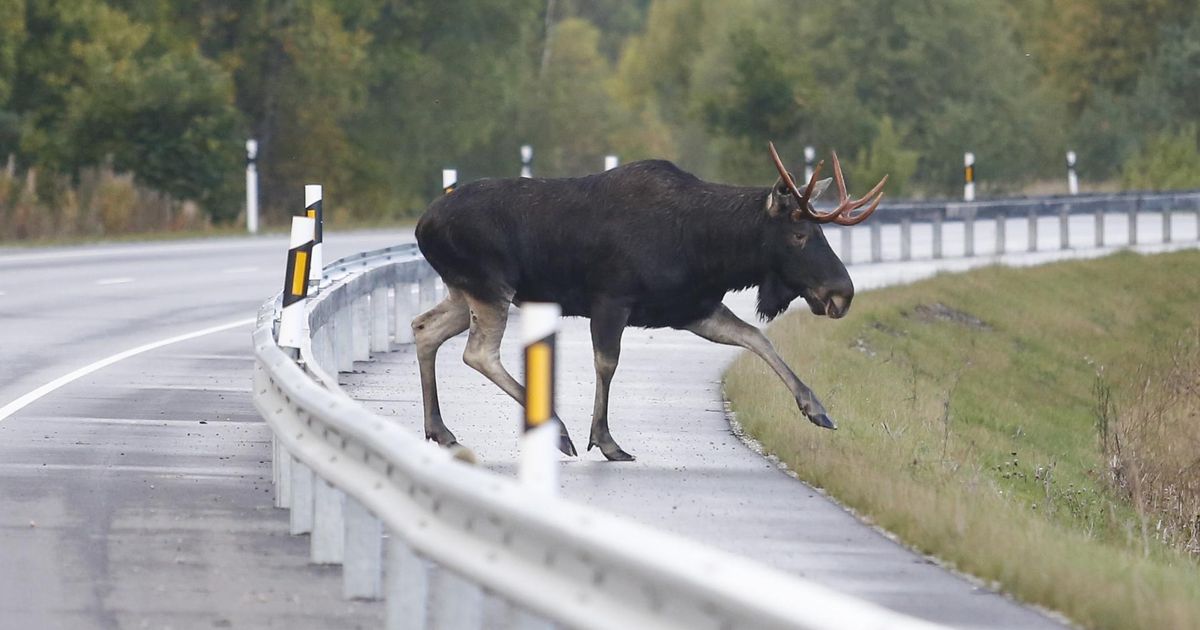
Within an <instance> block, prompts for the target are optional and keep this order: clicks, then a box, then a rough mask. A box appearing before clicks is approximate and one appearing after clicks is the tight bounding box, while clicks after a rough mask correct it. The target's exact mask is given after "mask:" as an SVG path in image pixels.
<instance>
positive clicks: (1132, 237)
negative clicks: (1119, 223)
mask: <svg viewBox="0 0 1200 630" xmlns="http://www.w3.org/2000/svg"><path fill="white" fill-rule="evenodd" d="M1141 209H1142V196H1141V195H1138V196H1137V197H1136V198H1134V200H1133V205H1131V206H1129V244H1130V245H1137V242H1138V233H1137V232H1138V230H1137V229H1138V225H1137V222H1138V211H1139V210H1141Z"/></svg>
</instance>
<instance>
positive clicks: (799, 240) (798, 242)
mask: <svg viewBox="0 0 1200 630" xmlns="http://www.w3.org/2000/svg"><path fill="white" fill-rule="evenodd" d="M791 240H792V245H794V246H796V247H804V244H805V243H807V242H808V235H807V234H801V233H799V232H792V239H791Z"/></svg>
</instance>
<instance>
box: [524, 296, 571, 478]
mask: <svg viewBox="0 0 1200 630" xmlns="http://www.w3.org/2000/svg"><path fill="white" fill-rule="evenodd" d="M561 316H562V308H561V307H560V306H559V305H558V304H550V303H534V302H528V303H526V304H524V305H522V306H521V339H522V341H523V342H524V345H525V428H524V432H523V433H522V435H521V459H520V468H519V472H518V477H519V478H520V480H521V482H522V483H523V484H525V485H526V486H528V487H529V488H530V489H532V490H534V491H535V492H538V493H541V494H548V495H553V494H557V493H558V440H559V436H560V435H561V434H562V429H561V427H559V426H558V422H559V421H558V420H557V419H555V417H554V389H555V388H554V376H555V368H554V360H555V347H554V346H555V337H556V336H557V335H558V327H559V319H560V318H561Z"/></svg>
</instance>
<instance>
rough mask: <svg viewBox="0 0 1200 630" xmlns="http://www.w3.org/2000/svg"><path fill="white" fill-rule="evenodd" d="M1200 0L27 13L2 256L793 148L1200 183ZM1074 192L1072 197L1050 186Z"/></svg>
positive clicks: (991, 185)
mask: <svg viewBox="0 0 1200 630" xmlns="http://www.w3.org/2000/svg"><path fill="white" fill-rule="evenodd" d="M1197 103H1200V3H1197V2H1195V0H999V1H996V2H977V1H975V0H839V1H833V2H816V1H813V0H338V1H334V0H197V1H193V2H171V1H170V0H0V160H4V159H5V158H7V162H6V163H3V164H0V239H6V240H14V239H16V240H29V239H38V238H46V237H48V236H71V235H83V236H88V235H105V234H114V233H121V232H129V231H145V230H160V229H168V230H169V229H181V228H188V227H195V226H208V225H214V224H216V225H221V224H227V225H237V224H238V222H240V221H243V220H244V217H243V216H242V213H243V212H244V210H243V207H244V201H243V199H244V177H243V165H244V160H245V141H246V139H247V138H256V139H257V140H258V142H259V147H260V148H259V160H258V167H259V173H260V177H261V185H260V186H261V196H262V201H263V207H264V219H265V220H266V221H267V222H268V223H270V224H275V225H281V224H283V223H284V221H285V219H286V217H287V216H289V215H290V214H292V213H293V212H294V211H296V210H297V209H298V207H299V205H300V201H301V199H300V194H301V191H302V185H303V184H304V183H306V182H317V181H319V182H322V183H324V184H325V186H326V188H327V190H328V191H329V192H328V193H327V197H329V198H330V202H329V206H327V207H330V209H331V210H332V212H331V216H332V218H333V219H334V220H335V221H345V220H349V221H356V222H360V223H361V222H388V221H393V220H396V219H400V218H404V217H411V216H415V215H417V214H419V213H420V211H421V210H422V209H423V208H424V207H425V205H427V203H428V202H429V200H431V199H432V198H433V197H434V196H435V195H436V194H437V193H438V191H439V188H438V186H439V183H440V180H439V176H438V173H439V171H440V169H441V168H443V167H446V166H455V167H457V168H458V169H459V173H460V179H461V180H462V181H469V180H472V179H476V178H480V177H493V176H514V175H516V174H517V172H518V170H519V167H520V164H519V157H518V147H519V146H520V145H522V144H525V143H528V144H531V145H533V147H534V150H535V155H534V164H533V167H534V172H535V174H536V175H538V176H569V175H581V174H585V173H590V172H595V171H598V170H600V168H601V166H602V164H603V158H604V155H606V154H610V153H611V154H617V155H619V156H620V157H621V159H622V160H623V161H631V160H635V159H641V158H648V157H657V158H666V159H670V160H674V161H676V162H677V163H679V164H680V165H681V166H682V167H683V168H685V169H687V170H690V171H692V172H694V173H696V174H697V175H700V176H701V177H705V178H710V179H714V180H719V181H727V182H733V183H746V184H757V185H767V184H769V183H770V182H771V181H772V180H773V178H774V175H773V174H772V173H773V169H772V168H771V165H770V162H769V158H768V157H767V154H766V151H765V145H766V141H767V140H768V139H772V140H774V141H775V142H776V143H777V144H778V145H779V146H780V149H781V152H782V153H783V155H784V156H785V158H786V159H788V160H790V161H792V163H793V164H796V163H798V161H799V160H802V153H803V147H804V146H805V145H813V146H815V147H816V148H817V149H818V151H819V153H820V154H822V155H825V154H827V152H828V151H829V150H830V149H832V148H836V149H837V150H838V151H839V152H840V154H841V155H842V156H843V158H844V159H845V160H846V162H847V168H846V171H847V175H848V177H849V178H850V180H851V186H852V187H853V186H854V184H853V182H855V181H858V182H869V181H874V180H875V179H877V178H878V177H879V176H880V175H882V174H883V173H884V172H889V173H891V176H892V179H891V181H890V183H889V196H891V197H892V198H896V197H931V196H933V197H936V196H950V195H952V194H954V193H955V191H956V190H957V189H959V187H960V185H961V178H962V154H963V152H964V151H967V150H970V151H973V152H974V153H975V154H976V155H977V156H978V164H979V166H978V168H977V177H978V179H979V182H980V185H981V190H982V192H983V194H985V195H987V194H992V195H996V194H1012V193H1014V192H1021V191H1028V190H1032V189H1036V188H1037V182H1039V181H1049V180H1054V181H1055V182H1058V181H1060V180H1064V179H1065V164H1064V154H1065V152H1066V151H1067V150H1068V149H1071V150H1074V151H1076V152H1077V153H1078V154H1079V156H1080V157H1079V173H1080V177H1081V178H1082V180H1083V181H1084V184H1085V187H1091V188H1104V189H1114V188H1137V189H1167V188H1200V148H1198V142H1200V107H1196V104H1197ZM1051 190H1053V189H1051Z"/></svg>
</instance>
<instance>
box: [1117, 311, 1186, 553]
mask: <svg viewBox="0 0 1200 630" xmlns="http://www.w3.org/2000/svg"><path fill="white" fill-rule="evenodd" d="M1138 377H1139V378H1138V384H1137V385H1136V390H1135V392H1134V394H1133V395H1132V396H1131V397H1130V398H1131V399H1130V400H1129V402H1128V403H1127V404H1126V405H1125V407H1124V408H1121V407H1119V406H1118V405H1117V403H1116V402H1115V401H1114V400H1113V397H1112V394H1111V391H1112V390H1111V387H1110V386H1109V385H1108V384H1107V382H1106V380H1105V378H1104V374H1103V372H1100V373H1098V374H1097V379H1096V392H1097V409H1096V421H1097V422H1096V426H1097V429H1098V433H1099V437H1100V448H1101V450H1102V452H1103V453H1104V459H1105V461H1106V463H1107V464H1108V481H1109V484H1110V485H1111V486H1112V487H1113V488H1114V490H1116V491H1117V492H1118V493H1119V494H1120V495H1121V496H1123V497H1125V498H1126V499H1127V500H1128V501H1129V502H1130V503H1132V505H1133V506H1134V507H1135V508H1136V509H1137V510H1138V514H1139V516H1140V517H1141V519H1142V520H1141V526H1142V527H1141V529H1142V537H1143V545H1148V544H1149V541H1150V540H1151V539H1153V540H1156V541H1158V542H1161V543H1163V544H1166V545H1169V546H1172V547H1175V548H1177V549H1180V550H1181V551H1183V552H1185V553H1189V554H1192V555H1200V328H1196V329H1193V330H1192V331H1190V332H1189V333H1188V334H1187V335H1186V336H1184V337H1183V338H1182V339H1180V341H1179V342H1178V343H1177V344H1176V345H1175V347H1174V348H1173V350H1172V351H1171V352H1170V353H1169V356H1168V358H1167V360H1165V361H1163V362H1162V363H1161V364H1152V365H1146V366H1143V368H1142V369H1141V370H1139V372H1138Z"/></svg>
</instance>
